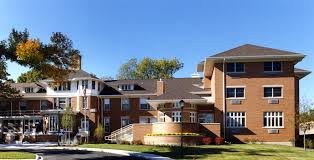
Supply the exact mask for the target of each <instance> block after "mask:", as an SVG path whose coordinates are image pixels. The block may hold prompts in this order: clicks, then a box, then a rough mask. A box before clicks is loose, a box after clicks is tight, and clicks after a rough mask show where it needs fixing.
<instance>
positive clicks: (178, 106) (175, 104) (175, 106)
mask: <svg viewBox="0 0 314 160" xmlns="http://www.w3.org/2000/svg"><path fill="white" fill-rule="evenodd" d="M173 107H174V108H181V106H180V102H175V103H173Z"/></svg>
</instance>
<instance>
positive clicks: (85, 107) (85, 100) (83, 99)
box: [82, 97, 88, 109]
mask: <svg viewBox="0 0 314 160" xmlns="http://www.w3.org/2000/svg"><path fill="white" fill-rule="evenodd" d="M82 105H83V106H82V108H83V109H88V106H87V97H82Z"/></svg>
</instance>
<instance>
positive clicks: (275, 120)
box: [264, 112, 284, 128]
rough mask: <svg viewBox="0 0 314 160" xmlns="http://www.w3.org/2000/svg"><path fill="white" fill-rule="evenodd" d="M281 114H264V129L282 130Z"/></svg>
mask: <svg viewBox="0 0 314 160" xmlns="http://www.w3.org/2000/svg"><path fill="white" fill-rule="evenodd" d="M283 121H284V119H283V112H264V127H266V128H282V127H283Z"/></svg>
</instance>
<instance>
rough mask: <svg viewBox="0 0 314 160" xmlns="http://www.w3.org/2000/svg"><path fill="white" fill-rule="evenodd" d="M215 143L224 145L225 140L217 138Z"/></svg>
mask: <svg viewBox="0 0 314 160" xmlns="http://www.w3.org/2000/svg"><path fill="white" fill-rule="evenodd" d="M215 143H216V144H217V145H222V144H224V138H222V137H216V138H215Z"/></svg>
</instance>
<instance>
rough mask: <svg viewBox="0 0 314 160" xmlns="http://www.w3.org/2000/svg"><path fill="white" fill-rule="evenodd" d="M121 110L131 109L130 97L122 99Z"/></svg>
mask: <svg viewBox="0 0 314 160" xmlns="http://www.w3.org/2000/svg"><path fill="white" fill-rule="evenodd" d="M121 110H122V111H130V104H129V99H128V98H122V99H121Z"/></svg>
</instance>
